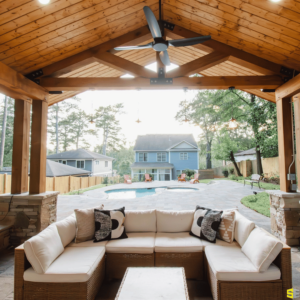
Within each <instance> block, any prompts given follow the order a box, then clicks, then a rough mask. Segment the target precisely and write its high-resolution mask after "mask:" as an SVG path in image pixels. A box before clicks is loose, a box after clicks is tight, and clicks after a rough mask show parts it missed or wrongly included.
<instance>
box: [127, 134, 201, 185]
mask: <svg viewBox="0 0 300 300" xmlns="http://www.w3.org/2000/svg"><path fill="white" fill-rule="evenodd" d="M133 150H134V152H135V162H134V163H133V164H132V165H131V176H132V177H134V176H137V177H138V178H139V180H141V179H142V177H143V175H144V174H145V173H148V174H153V175H154V180H160V181H163V180H175V179H177V177H178V175H180V174H181V173H182V171H183V170H185V169H191V170H198V166H199V155H198V152H199V149H198V146H197V143H196V141H195V139H194V136H193V135H192V134H147V135H139V136H138V137H137V140H136V142H135V146H134V149H133Z"/></svg>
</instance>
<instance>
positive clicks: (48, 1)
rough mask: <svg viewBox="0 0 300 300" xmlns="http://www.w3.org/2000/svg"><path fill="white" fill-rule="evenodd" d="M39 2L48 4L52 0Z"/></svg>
mask: <svg viewBox="0 0 300 300" xmlns="http://www.w3.org/2000/svg"><path fill="white" fill-rule="evenodd" d="M39 2H40V3H42V4H48V3H49V2H50V0H39Z"/></svg>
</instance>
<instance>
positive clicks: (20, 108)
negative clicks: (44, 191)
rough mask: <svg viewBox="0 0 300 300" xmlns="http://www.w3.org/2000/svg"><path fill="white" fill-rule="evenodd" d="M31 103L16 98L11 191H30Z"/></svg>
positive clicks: (17, 192) (18, 192)
mask: <svg viewBox="0 0 300 300" xmlns="http://www.w3.org/2000/svg"><path fill="white" fill-rule="evenodd" d="M30 108H31V105H30V103H28V102H26V101H24V100H17V99H16V100H15V118H14V120H15V121H14V137H13V153H12V172H11V174H12V181H11V193H12V194H22V193H26V192H28V164H29V132H30Z"/></svg>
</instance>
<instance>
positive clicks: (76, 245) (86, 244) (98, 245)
mask: <svg viewBox="0 0 300 300" xmlns="http://www.w3.org/2000/svg"><path fill="white" fill-rule="evenodd" d="M107 242H108V241H103V242H99V243H94V241H93V240H89V241H86V242H82V243H79V244H78V243H75V242H72V243H70V244H69V245H68V246H67V247H98V248H99V247H105V246H106V244H107Z"/></svg>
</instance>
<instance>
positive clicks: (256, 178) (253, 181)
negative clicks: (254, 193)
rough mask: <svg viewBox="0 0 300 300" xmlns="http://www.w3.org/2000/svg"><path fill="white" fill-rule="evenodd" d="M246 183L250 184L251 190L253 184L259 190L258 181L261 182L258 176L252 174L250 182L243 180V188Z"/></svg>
mask: <svg viewBox="0 0 300 300" xmlns="http://www.w3.org/2000/svg"><path fill="white" fill-rule="evenodd" d="M246 181H247V182H250V185H251V189H253V184H254V183H257V185H258V187H259V189H260V181H261V176H260V175H259V174H252V175H251V179H250V180H246V179H244V186H245V185H246Z"/></svg>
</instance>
